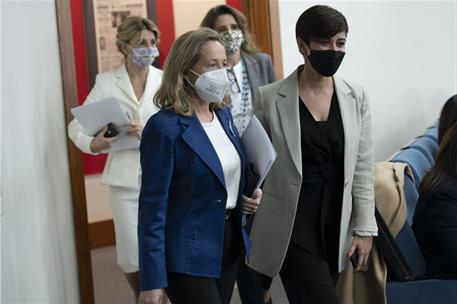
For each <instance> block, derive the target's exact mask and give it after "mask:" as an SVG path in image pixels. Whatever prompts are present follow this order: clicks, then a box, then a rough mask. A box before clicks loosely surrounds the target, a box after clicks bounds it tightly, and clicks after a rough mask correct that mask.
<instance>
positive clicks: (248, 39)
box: [200, 4, 259, 54]
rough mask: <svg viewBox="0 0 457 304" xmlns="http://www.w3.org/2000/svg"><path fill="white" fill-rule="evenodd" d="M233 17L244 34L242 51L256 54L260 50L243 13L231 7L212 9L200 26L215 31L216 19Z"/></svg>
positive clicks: (219, 6)
mask: <svg viewBox="0 0 457 304" xmlns="http://www.w3.org/2000/svg"><path fill="white" fill-rule="evenodd" d="M227 14H228V15H232V16H233V18H235V20H236V23H238V26H239V27H240V30H241V31H242V32H243V37H244V42H243V44H242V45H241V49H242V50H243V51H245V52H247V53H248V54H255V53H257V52H258V51H259V50H258V49H257V47H256V45H255V43H254V39H253V38H252V35H251V32H250V31H249V26H248V21H247V20H246V17H245V16H244V15H243V13H242V12H240V11H239V10H237V9H236V8H234V7H231V6H230V5H226V4H222V5H218V6H215V7H213V8H211V9H210V10H209V11H208V12H207V13H206V15H205V17H204V18H203V21H202V23H201V24H200V26H202V27H208V28H210V29H213V30H214V29H215V28H214V25H215V23H216V19H217V18H218V17H219V16H222V15H227Z"/></svg>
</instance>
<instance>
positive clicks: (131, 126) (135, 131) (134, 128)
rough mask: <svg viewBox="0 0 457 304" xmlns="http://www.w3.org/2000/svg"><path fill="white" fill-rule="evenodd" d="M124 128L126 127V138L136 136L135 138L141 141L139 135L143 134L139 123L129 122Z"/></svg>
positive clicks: (135, 121)
mask: <svg viewBox="0 0 457 304" xmlns="http://www.w3.org/2000/svg"><path fill="white" fill-rule="evenodd" d="M125 126H126V127H127V135H128V136H136V137H138V139H141V133H142V132H143V125H142V124H141V123H140V122H139V121H137V120H131V121H130V122H129V123H128V124H126V125H125Z"/></svg>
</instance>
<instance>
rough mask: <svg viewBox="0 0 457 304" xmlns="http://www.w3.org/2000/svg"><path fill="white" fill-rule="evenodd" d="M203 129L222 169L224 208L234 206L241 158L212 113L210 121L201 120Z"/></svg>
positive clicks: (238, 183)
mask: <svg viewBox="0 0 457 304" xmlns="http://www.w3.org/2000/svg"><path fill="white" fill-rule="evenodd" d="M201 124H202V126H203V129H204V130H205V132H206V135H208V137H209V140H210V141H211V143H212V144H213V147H214V150H216V154H217V156H218V158H219V161H220V162H221V165H222V170H223V171H224V180H225V187H226V189H227V202H226V205H225V208H226V209H233V208H235V207H236V202H237V200H238V190H239V188H240V178H241V159H240V156H239V155H238V152H237V151H236V149H235V147H234V146H233V143H232V142H231V141H230V139H229V137H228V136H227V134H226V133H225V131H224V129H223V128H222V125H221V123H220V122H219V119H218V118H217V116H216V114H214V119H213V121H211V122H202V123H201Z"/></svg>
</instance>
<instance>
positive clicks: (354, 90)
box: [247, 67, 377, 277]
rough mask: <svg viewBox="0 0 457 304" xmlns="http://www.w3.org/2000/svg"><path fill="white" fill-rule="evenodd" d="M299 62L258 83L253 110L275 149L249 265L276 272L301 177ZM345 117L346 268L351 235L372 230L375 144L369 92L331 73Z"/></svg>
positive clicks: (342, 252) (286, 243) (343, 237)
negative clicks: (279, 76) (288, 70)
mask: <svg viewBox="0 0 457 304" xmlns="http://www.w3.org/2000/svg"><path fill="white" fill-rule="evenodd" d="M300 69H301V67H299V68H297V70H295V71H294V72H293V73H292V74H291V75H290V76H289V77H287V78H286V79H284V80H281V81H278V82H275V83H272V84H270V85H267V86H264V87H261V88H259V91H258V93H257V95H256V98H257V99H256V102H255V104H254V114H255V115H256V116H257V117H258V118H259V120H260V121H261V123H262V124H263V126H264V128H265V130H266V131H267V133H268V134H269V136H270V138H271V140H272V142H273V145H274V147H275V148H276V151H277V153H278V157H277V159H276V162H275V163H274V165H273V167H272V169H271V171H270V173H269V175H268V176H267V178H266V181H265V184H264V187H263V196H262V200H261V204H260V206H259V208H258V210H257V213H256V215H255V217H254V222H253V226H252V230H251V235H250V237H251V241H252V248H251V253H250V258H249V261H247V262H248V265H249V266H250V267H251V268H253V269H255V270H257V271H258V272H260V273H263V274H266V275H268V276H271V277H273V276H275V275H276V274H278V272H279V271H280V269H281V266H282V263H283V261H284V258H285V255H286V251H287V248H288V246H289V241H290V237H291V234H292V228H293V226H294V220H295V212H296V208H297V203H298V197H299V194H300V188H301V183H302V172H301V170H302V162H301V144H300V142H301V140H300V120H299V109H298V106H299V103H298V71H299V70H300ZM334 84H335V91H336V94H337V97H338V103H339V107H340V112H341V118H342V121H343V128H344V137H345V147H344V193H343V203H342V204H343V205H342V214H341V227H340V228H341V229H340V247H339V259H338V265H339V266H338V267H339V271H342V270H344V269H345V268H346V267H347V265H348V262H349V260H348V259H347V257H346V253H347V252H348V250H349V248H350V246H351V241H352V236H353V235H354V234H356V235H375V234H376V233H377V226H376V220H375V216H374V194H373V192H374V190H373V168H374V164H373V163H374V156H373V154H374V149H373V141H372V135H371V115H370V110H369V105H368V100H367V97H366V95H365V93H364V91H363V89H362V87H360V86H356V85H353V84H350V83H348V82H346V81H344V80H342V79H340V78H337V77H334Z"/></svg>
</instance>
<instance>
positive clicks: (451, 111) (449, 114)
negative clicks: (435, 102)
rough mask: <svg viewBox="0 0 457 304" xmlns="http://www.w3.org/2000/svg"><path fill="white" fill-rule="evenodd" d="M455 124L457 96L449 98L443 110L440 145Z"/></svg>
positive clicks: (439, 133)
mask: <svg viewBox="0 0 457 304" xmlns="http://www.w3.org/2000/svg"><path fill="white" fill-rule="evenodd" d="M455 123H457V95H454V96H452V97H451V98H449V99H448V101H446V103H445V104H444V106H443V109H442V110H441V115H440V122H439V125H438V143H441V141H442V140H443V138H444V134H446V132H447V130H449V129H450V128H451V126H452V125H453V124H455Z"/></svg>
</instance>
